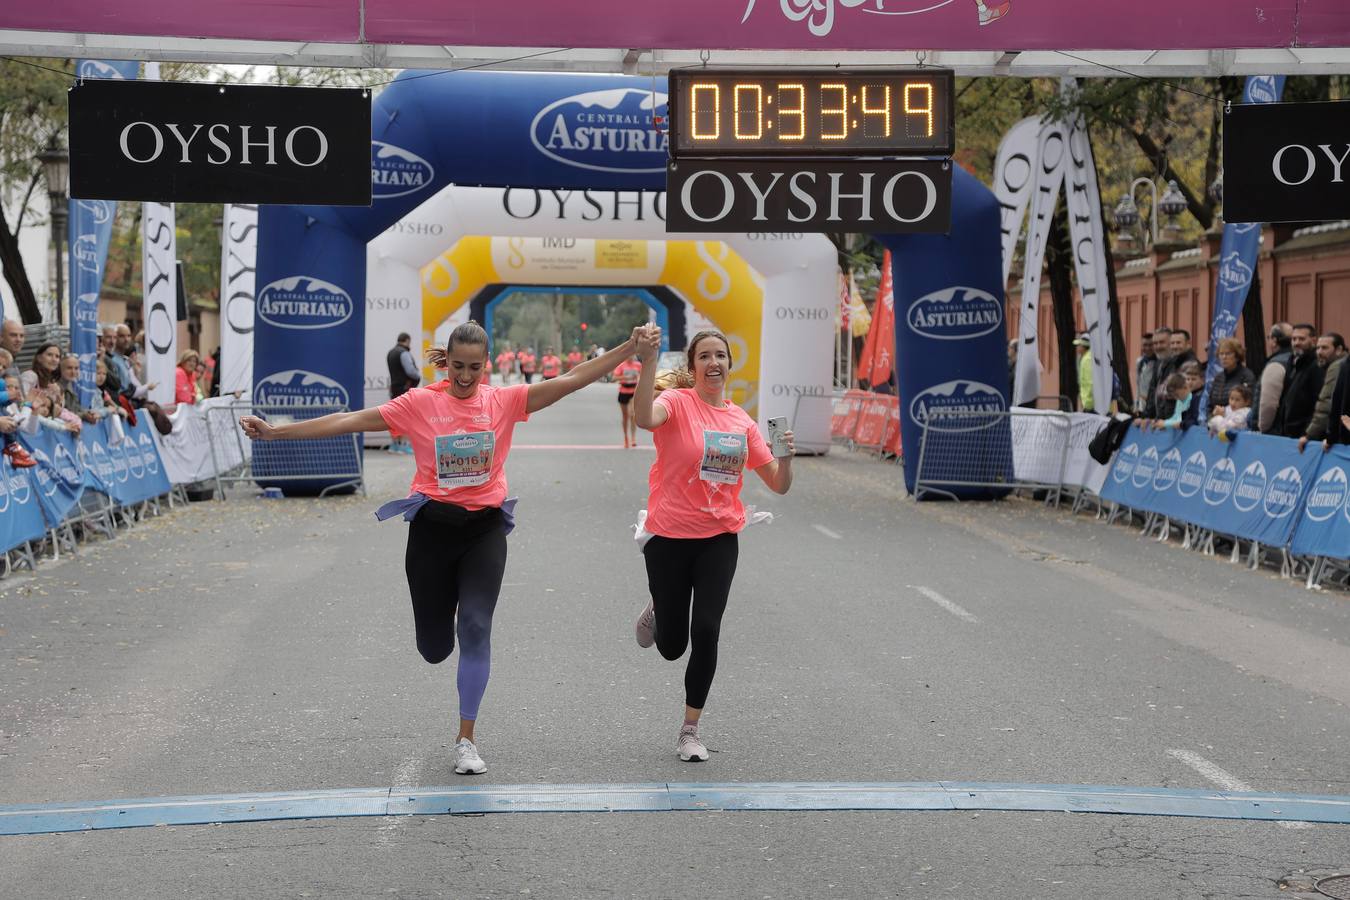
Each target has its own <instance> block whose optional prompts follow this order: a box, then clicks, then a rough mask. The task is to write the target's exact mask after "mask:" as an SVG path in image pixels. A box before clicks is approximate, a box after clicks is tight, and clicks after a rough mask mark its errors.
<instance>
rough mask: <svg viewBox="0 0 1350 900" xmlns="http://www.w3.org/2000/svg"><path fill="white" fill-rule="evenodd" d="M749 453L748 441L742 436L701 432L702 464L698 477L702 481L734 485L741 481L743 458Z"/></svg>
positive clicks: (720, 432)
mask: <svg viewBox="0 0 1350 900" xmlns="http://www.w3.org/2000/svg"><path fill="white" fill-rule="evenodd" d="M748 452H749V447H748V440H747V438H746V436H745V435H743V434H735V433H733V432H729V431H705V432H703V463H702V464H701V465H700V466H699V469H698V477H699V478H700V479H701V480H702V481H716V482H719V483H721V484H735V483H736V482H738V481H740V480H741V471H742V470H743V469H745V458H746V455H747V454H748Z"/></svg>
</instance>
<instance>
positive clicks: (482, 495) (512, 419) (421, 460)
mask: <svg viewBox="0 0 1350 900" xmlns="http://www.w3.org/2000/svg"><path fill="white" fill-rule="evenodd" d="M449 386H450V382H448V381H440V382H437V383H436V384H429V385H427V386H426V387H423V388H413V389H412V390H410V391H408V392H407V393H405V394H403V395H401V396H399V397H396V398H394V399H393V400H390V401H389V402H388V403H385V404H382V405H381V406H380V415H381V416H383V417H384V421H385V424H386V425H388V426H389V430H390V431H395V432H398V433H399V434H402V435H406V436H407V437H408V438H409V439H410V440H411V441H412V448H413V459H415V460H416V462H417V474H415V475H414V476H413V482H412V490H413V491H417V492H421V493H423V494H426V495H427V496H428V497H430V498H432V499H433V500H442V501H445V502H446V503H453V504H455V505H456V506H462V507H464V508H465V509H469V510H473V509H483V508H485V507H489V506H501V505H502V501H503V500H505V499H506V470H505V465H506V455H507V454H508V453H510V452H511V435H512V432H514V431H515V427H516V423H517V422H524V421H526V420H527V419H529V417H530V414H529V413H528V412H526V406H525V404H526V402H527V400H528V395H529V392H530V386H529V385H528V384H517V385H512V386H511V387H493V386H492V385H490V384H483V383H480V384H479V385H478V390H477V391H476V392H475V393H474V395H473V396H472V397H470V398H469V399H467V400H459V399H457V398H455V397H452V396H450V394H449V393H448V392H447V389H448V388H449ZM438 438H439V439H440V440H437V439H438ZM457 445H459V446H457ZM438 468H439V476H444V477H443V478H442V477H438ZM443 481H444V482H445V483H444V484H443Z"/></svg>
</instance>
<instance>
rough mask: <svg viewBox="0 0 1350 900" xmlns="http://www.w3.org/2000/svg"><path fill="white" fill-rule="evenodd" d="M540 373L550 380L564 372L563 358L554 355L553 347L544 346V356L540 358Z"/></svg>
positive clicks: (546, 379)
mask: <svg viewBox="0 0 1350 900" xmlns="http://www.w3.org/2000/svg"><path fill="white" fill-rule="evenodd" d="M539 373H540V374H541V375H543V376H544V380H545V381H548V380H550V379H552V378H557V377H558V376H559V375H561V374H562V360H561V359H559V358H558V357H556V356H554V355H553V348H552V347H545V348H544V357H543V359H541V360H539Z"/></svg>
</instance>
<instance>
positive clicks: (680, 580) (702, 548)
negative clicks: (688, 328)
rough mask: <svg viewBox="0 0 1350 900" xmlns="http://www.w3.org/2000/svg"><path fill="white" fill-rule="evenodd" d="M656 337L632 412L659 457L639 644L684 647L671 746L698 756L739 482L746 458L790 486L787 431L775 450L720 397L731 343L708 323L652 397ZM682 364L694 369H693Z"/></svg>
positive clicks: (650, 502)
mask: <svg viewBox="0 0 1350 900" xmlns="http://www.w3.org/2000/svg"><path fill="white" fill-rule="evenodd" d="M658 350H659V346H657V345H654V344H652V342H650V341H648V342H645V343H644V344H643V345H642V346H641V347H640V348H639V351H638V353H639V354H640V356H641V358H642V361H643V363H644V365H643V367H642V375H641V377H640V378H639V380H638V386H637V394H636V399H634V400H633V404H632V405H633V415H634V418H635V419H636V420H637V423H638V424H639V425H641V426H642V427H643V428H646V429H647V430H649V431H651V432H652V438H653V439H654V441H655V442H656V461H655V462H654V463H652V469H651V474H650V475H649V476H648V479H647V481H648V485H649V488H650V496H649V497H648V499H647V518H646V521H645V522H644V523H643V524H642V527H643V528H644V529H645V530H646V531H648V532H650V533H651V537H650V538H648V539H647V541H646V543H645V544H644V545H643V548H642V555H643V557H644V558H645V559H646V563H647V586H648V589H649V590H650V591H651V595H652V599H651V602H649V603H648V604H647V608H646V609H644V610H643V611H642V615H641V616H639V617H638V620H637V627H636V632H637V642H638V646H639V647H650V646H651V645H652V644H653V643H654V644H656V646H657V649H658V650H659V651H660V652H661V655H662V656H663V657H665V658H666V659H669V660H676V659H679V658H680V657H681V656H683V655H684V651H685V648H686V647H688V648H689V664H688V665H687V666H686V668H685V672H684V692H685V701H684V702H685V707H684V723H683V724H682V725H681V726H680V733H679V737H678V738H677V739H676V745H675V746H676V752H677V753H678V754H679V757H680V759H682V760H684V761H686V762H693V761H704V760H707V758H708V748H707V746H706V745H705V744H704V743H703V741H702V739H701V738H700V737H699V733H698V725H699V720H700V718H701V717H702V715H703V709H704V705H705V704H706V702H707V699H708V690H709V688H710V687H711V686H712V680H713V675H714V673H715V672H716V670H717V642H718V636H719V634H720V632H721V627H722V614H723V613H724V612H725V611H726V606H727V595H728V594H729V593H730V592H731V581H732V578H733V577H734V576H735V574H736V560H737V557H738V555H739V545H738V539H737V534H738V533H739V532H740V531H741V529H743V528H744V527H745V508H744V507H743V506H742V505H741V485H742V482H743V477H744V471H745V469H746V468H747V467H748V468H750V469H753V470H754V472H755V474H756V475H758V476H759V477H760V479H761V480H763V482H764V483H765V484H766V485H768V487H769V490H771V491H773V492H774V493H776V494H786V493H787V492H788V489H789V488H791V487H792V454H793V452H794V446H793V441H792V432H790V431H789V432H785V433H784V438H785V448H784V451H781V452H784V455H783V457H782V458H781V459H775V458H774V456H773V454H772V453H771V452H770V450H769V448H768V446H767V445H766V444H765V442H764V438H763V437H762V436H761V435H760V433H759V426H757V425H756V424H755V420H754V419H752V418H750V416H749V415H747V414H746V412H745V410H743V409H741V408H740V407H739V406H736V405H735V404H733V403H730V402H728V401H727V400H726V398H725V396H724V391H725V389H726V381H727V375H728V374H729V373H730V371H731V348H730V345H729V344H728V343H727V340H726V338H725V337H723V336H722V335H721V334H719V333H718V332H715V331H701V332H699V333H698V334H696V335H694V339H693V341H691V342H690V344H689V350H688V352H687V356H686V359H687V362H688V366H689V371H688V373H681V374H683V375H684V376H685V379H684V381H683V384H682V386H679V387H672V388H669V389H667V390H665V391H663V392H662V394H661V396H660V398H659V399H655V398H654V396H653V395H654V394H655V387H656V364H655V363H656V356H657V352H658ZM689 373H692V377H690V375H689Z"/></svg>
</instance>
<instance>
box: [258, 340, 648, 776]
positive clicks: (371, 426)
mask: <svg viewBox="0 0 1350 900" xmlns="http://www.w3.org/2000/svg"><path fill="white" fill-rule="evenodd" d="M644 342H650V343H651V350H652V352H653V353H654V352H656V350H657V349H658V348H659V347H660V345H661V334H660V330H659V329H657V330H656V331H655V333H653V331H652V329H651V328H650V327H648V326H645V325H644V326H639V327H638V328H634V329H633V336H632V337H631V338H630V339H629V340H628V341H626V342H625V343H623V344H621V345H620V346H618V347H616V348H614V349H613V350H611V351H610V352H608V353H606V354H605V355H603V356H601V357H598V358H597V359H593V360H590V361H589V362H584V363H582V364H581V365H579V366H577V367H576V368H574V369H572V371H570V372H568V373H567V374H566V375H563V376H561V377H559V378H554V379H551V380H549V381H541V382H538V383H536V384H517V385H511V386H510V387H494V386H493V385H490V384H488V383H487V382H486V376H487V374H488V370H489V367H490V366H491V361H490V357H489V356H488V339H487V334H486V333H485V332H484V331H483V329H482V328H481V327H479V325H478V323H477V322H466V323H464V324H463V325H460V326H459V327H458V328H456V329H455V330H454V331H453V332H452V333H451V334H450V341H449V344H448V346H447V347H445V348H440V347H433V348H431V351H430V353H429V354H428V358H429V360H430V362H431V364H432V365H434V366H435V367H436V368H438V369H448V370H449V375H448V377H447V378H446V380H445V381H442V382H439V383H437V384H429V385H427V386H426V387H424V388H415V389H413V390H410V391H408V392H406V393H404V394H401V395H399V396H398V397H395V398H394V399H393V400H390V401H389V402H388V403H385V404H383V405H381V406H376V407H370V408H367V409H360V410H355V411H353V412H344V413H332V414H331V415H327V416H320V417H319V418H317V419H310V420H309V421H307V422H291V423H288V424H285V425H272V424H269V423H268V422H266V421H264V420H263V419H260V418H258V417H257V416H244V417H243V418H241V419H240V420H239V424H240V425H241V426H242V427H243V429H244V433H245V434H247V435H248V436H249V437H250V438H252V439H253V440H255V441H256V440H278V439H281V440H303V439H305V438H323V437H332V436H334V435H339V434H350V433H352V432H361V431H384V430H385V429H390V430H392V431H396V432H398V433H399V434H402V435H405V436H407V437H408V438H409V440H410V441H411V442H412V450H413V458H414V460H415V461H416V463H417V471H416V474H415V475H414V476H413V482H412V493H411V495H410V496H409V497H407V498H405V499H402V500H395V501H393V502H391V503H386V504H385V505H384V506H382V507H380V510H379V511H378V512H377V513H376V516H377V517H378V518H380V519H386V518H390V517H392V516H395V515H399V514H402V515H403V517H404V518H405V519H407V520H408V521H409V522H410V523H411V525H410V526H409V528H408V549H407V552H406V554H405V557H404V568H405V570H406V572H407V576H408V589H409V592H410V593H411V595H412V607H413V622H414V626H415V628H416V631H417V650H418V652H419V653H421V654H422V658H423V659H425V660H426V661H427V662H429V663H432V664H435V663H439V662H442V661H443V660H445V659H446V658H447V657H448V656H449V655H450V652H451V650H453V649H454V646H455V639H456V636H458V638H459V668H458V672H457V674H456V683H457V686H458V689H459V734H458V736H457V737H456V739H455V772H456V773H457V774H460V775H478V774H481V773H483V772H485V771H487V764H486V763H484V762H483V758H482V756H481V755H480V754H479V752H478V748H477V746H476V744H475V743H474V724H475V722H476V721H477V719H478V707H479V704H480V703H481V702H482V699H483V693H484V691H486V689H487V683H488V673H489V671H490V669H491V638H492V615H493V612H494V611H495V609H496V607H497V595H498V593H499V592H500V591H501V586H502V574H503V571H504V570H505V568H506V535H507V533H508V532H510V530H511V527H512V524H513V519H512V516H511V512H512V507H513V506H514V503H515V501H514V500H508V499H507V496H506V472H505V464H506V457H507V454H508V453H510V452H511V437H512V433H513V431H514V429H515V426H516V423H517V422H524V421H526V420H527V419H528V418H529V417H530V414H531V413H535V412H538V411H539V410H541V409H544V408H545V407H548V406H551V405H553V404H554V403H556V402H558V401H559V400H561V399H562V398H563V397H566V396H567V395H568V394H571V393H572V392H574V391H576V390H579V389H580V388H582V387H585V386H586V385H588V384H590V383H592V382H594V381H596V380H598V379H599V378H600V377H601V376H603V375H605V374H606V373H608V372H609V371H610V370H611V369H613V368H614V366H616V365H618V363H619V361H620V360H622V359H624V358H625V357H627V356H628V355H630V354H631V353H632V352H633V349H634V347H643V346H645V343H644Z"/></svg>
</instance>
